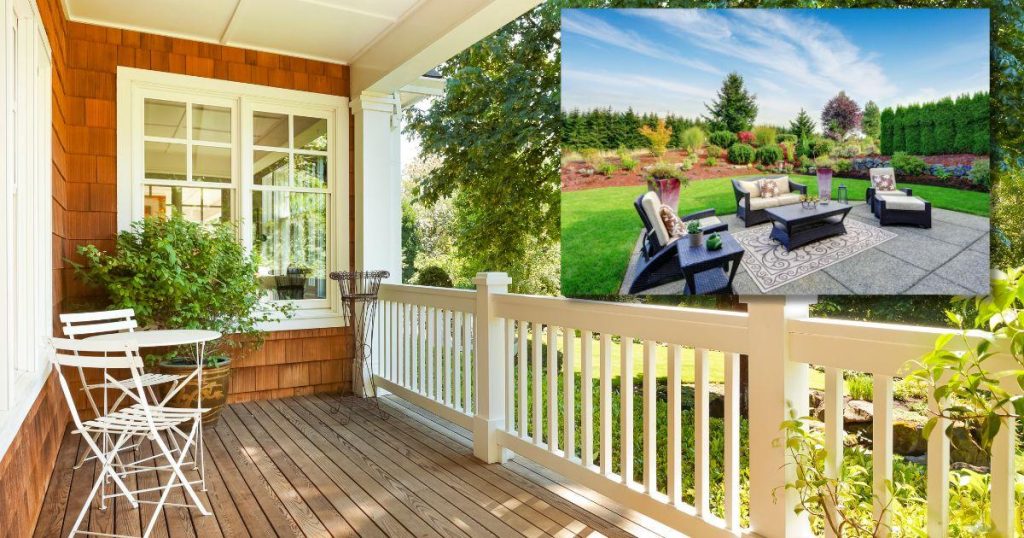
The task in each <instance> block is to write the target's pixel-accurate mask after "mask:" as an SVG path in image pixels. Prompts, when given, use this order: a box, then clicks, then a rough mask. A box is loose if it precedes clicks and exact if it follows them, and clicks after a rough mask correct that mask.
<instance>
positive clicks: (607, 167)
mask: <svg viewBox="0 0 1024 538" xmlns="http://www.w3.org/2000/svg"><path fill="white" fill-rule="evenodd" d="M595 168H596V170H597V173H598V174H601V175H603V176H611V175H612V174H614V173H615V171H616V170H618V167H617V166H615V165H614V164H612V163H610V162H603V163H601V164H599V165H597V166H596V167H595Z"/></svg>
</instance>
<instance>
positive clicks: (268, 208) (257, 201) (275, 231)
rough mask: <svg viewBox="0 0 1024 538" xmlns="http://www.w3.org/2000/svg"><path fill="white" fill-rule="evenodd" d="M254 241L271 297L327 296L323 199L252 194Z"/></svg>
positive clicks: (263, 283) (319, 196)
mask: <svg viewBox="0 0 1024 538" xmlns="http://www.w3.org/2000/svg"><path fill="white" fill-rule="evenodd" d="M252 211H253V215H252V220H253V228H254V234H253V241H254V243H255V245H254V246H255V247H256V248H258V252H259V253H260V258H261V260H260V285H261V286H262V287H263V289H264V290H265V293H266V295H267V297H268V298H269V299H272V300H280V299H292V300H294V299H324V298H326V297H327V195H326V194H319V193H289V192H269V191H256V192H253V194H252Z"/></svg>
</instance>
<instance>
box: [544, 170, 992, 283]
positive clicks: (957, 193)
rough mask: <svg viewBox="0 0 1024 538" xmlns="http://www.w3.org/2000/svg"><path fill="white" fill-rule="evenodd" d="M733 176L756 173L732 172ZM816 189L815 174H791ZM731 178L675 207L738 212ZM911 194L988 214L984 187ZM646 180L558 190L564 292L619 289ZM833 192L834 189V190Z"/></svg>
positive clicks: (698, 187) (859, 189) (858, 184)
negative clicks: (635, 204)
mask: <svg viewBox="0 0 1024 538" xmlns="http://www.w3.org/2000/svg"><path fill="white" fill-rule="evenodd" d="M736 177H760V175H757V176H736ZM790 178H791V179H792V180H793V181H796V182H798V183H801V184H804V185H807V186H808V192H809V193H810V194H817V191H818V186H817V180H816V178H815V177H814V176H806V175H790ZM731 179H733V178H719V179H707V180H702V181H694V182H692V183H690V185H689V186H688V187H685V188H683V190H682V192H681V193H680V195H679V213H680V214H681V215H685V214H687V213H691V212H693V211H699V210H702V209H708V208H714V209H715V211H716V212H717V213H718V214H719V215H727V214H731V213H735V212H736V200H735V198H734V196H733V192H732V183H731V182H730V180H731ZM839 183H843V184H845V185H846V187H847V188H848V189H849V196H850V200H863V199H864V193H865V192H866V191H867V188H868V185H869V184H870V182H869V181H867V180H863V179H846V178H834V179H833V181H832V188H833V190H836V189H838V187H839ZM911 187H912V188H913V189H914V194H915V195H919V196H921V197H922V198H925V199H926V200H929V201H930V202H931V203H932V206H933V207H937V208H942V209H950V210H953V211H960V212H963V213H970V214H972V215H981V216H985V217H987V216H988V215H989V209H990V207H989V206H990V203H991V202H990V199H989V194H988V193H986V192H974V191H962V190H958V189H950V188H946V187H933V186H930V185H911ZM645 190H646V187H644V186H636V187H608V188H605V189H590V190H583V191H573V192H563V193H562V293H563V294H564V295H566V296H569V297H574V296H586V295H614V294H617V293H618V291H619V285H620V284H621V283H622V277H623V276H624V275H625V272H626V265H627V264H628V263H629V256H630V254H631V253H632V251H633V246H634V245H635V244H636V239H637V236H638V235H639V231H640V227H641V223H640V218H639V217H638V216H637V214H636V210H634V209H633V200H635V199H636V197H637V196H639V195H640V194H642V193H643V192H644V191H645ZM833 196H835V192H833Z"/></svg>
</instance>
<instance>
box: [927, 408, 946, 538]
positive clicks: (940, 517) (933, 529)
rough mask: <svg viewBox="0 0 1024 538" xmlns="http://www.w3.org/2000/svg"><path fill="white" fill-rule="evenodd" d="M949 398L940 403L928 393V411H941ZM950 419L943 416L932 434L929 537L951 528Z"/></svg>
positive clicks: (933, 412) (935, 412)
mask: <svg viewBox="0 0 1024 538" xmlns="http://www.w3.org/2000/svg"><path fill="white" fill-rule="evenodd" d="M945 403H946V402H945V400H943V401H942V402H937V401H936V400H935V398H933V397H932V394H931V391H929V394H928V411H929V413H931V414H933V415H937V414H938V413H939V409H940V407H941V406H943V405H945ZM948 429H949V420H947V419H944V418H940V419H938V423H937V424H936V425H935V428H933V429H932V432H931V434H930V435H929V437H928V461H927V464H928V465H927V473H928V496H927V498H926V500H927V501H928V536H944V535H945V534H946V532H947V531H948V530H949V438H948V437H946V430H948Z"/></svg>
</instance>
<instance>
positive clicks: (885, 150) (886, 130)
mask: <svg viewBox="0 0 1024 538" xmlns="http://www.w3.org/2000/svg"><path fill="white" fill-rule="evenodd" d="M895 119H896V113H895V112H893V110H892V109H891V108H886V109H885V110H884V111H882V116H881V118H880V119H879V120H880V125H881V134H879V136H878V144H879V151H881V152H882V155H892V154H893V150H892V142H893V140H892V136H893V121H894V120H895Z"/></svg>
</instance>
